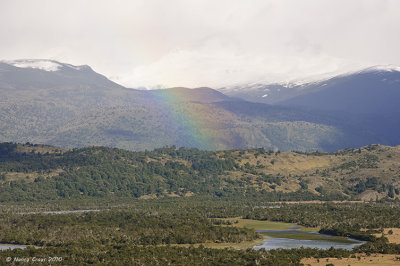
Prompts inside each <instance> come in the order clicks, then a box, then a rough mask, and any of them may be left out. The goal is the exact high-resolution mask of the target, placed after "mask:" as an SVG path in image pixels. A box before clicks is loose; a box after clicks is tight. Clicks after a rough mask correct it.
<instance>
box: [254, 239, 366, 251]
mask: <svg viewBox="0 0 400 266" xmlns="http://www.w3.org/2000/svg"><path fill="white" fill-rule="evenodd" d="M355 242H357V243H341V242H334V241H326V240H309V239H290V238H269V239H266V240H264V243H263V244H262V245H258V246H254V249H256V250H257V249H261V248H264V249H266V250H270V249H278V248H283V249H291V248H301V247H304V248H319V249H330V248H331V247H333V248H342V249H347V250H352V249H353V248H354V247H356V246H359V245H361V244H363V243H364V242H361V241H357V240H355Z"/></svg>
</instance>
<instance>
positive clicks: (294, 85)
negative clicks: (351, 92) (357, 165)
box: [219, 65, 400, 106]
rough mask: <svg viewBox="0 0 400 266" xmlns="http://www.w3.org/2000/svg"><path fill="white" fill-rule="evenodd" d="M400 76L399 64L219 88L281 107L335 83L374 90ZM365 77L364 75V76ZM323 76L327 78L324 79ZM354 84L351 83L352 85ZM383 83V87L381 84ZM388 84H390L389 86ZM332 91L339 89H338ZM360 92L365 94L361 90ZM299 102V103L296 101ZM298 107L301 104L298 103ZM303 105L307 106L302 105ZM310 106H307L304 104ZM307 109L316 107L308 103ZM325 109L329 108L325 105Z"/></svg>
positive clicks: (230, 93) (228, 93)
mask: <svg viewBox="0 0 400 266" xmlns="http://www.w3.org/2000/svg"><path fill="white" fill-rule="evenodd" d="M399 73H400V67H399V66H395V65H378V66H372V67H368V68H363V69H360V70H356V71H352V72H347V73H342V74H339V75H331V74H326V75H323V76H319V77H320V79H317V77H313V78H304V79H302V80H294V81H290V82H280V83H267V84H262V83H253V84H247V85H238V86H231V87H228V88H221V89H219V90H220V91H221V92H223V93H224V94H226V95H229V96H233V97H239V98H242V99H245V100H248V101H253V102H260V103H268V104H278V103H282V102H290V99H300V98H307V96H306V95H308V94H310V93H315V92H318V91H325V90H326V89H328V88H331V87H332V86H335V85H334V84H342V85H341V86H345V87H348V88H349V89H354V86H355V84H351V80H354V79H357V80H358V82H357V87H360V86H361V87H364V88H366V89H365V91H364V92H366V90H367V88H369V89H372V88H371V86H375V87H382V86H383V87H385V86H386V85H390V86H391V84H392V85H394V86H396V84H397V83H398V82H399V80H400V78H399V77H398V75H399ZM360 75H362V76H360ZM322 77H323V78H322ZM371 79H372V80H374V82H373V83H372V84H374V85H372V84H368V83H366V82H364V84H361V83H363V81H362V80H369V82H370V81H371ZM348 82H350V83H348ZM380 82H381V83H382V84H380V85H379V83H380ZM385 84H386V85H385ZM330 90H335V89H334V88H333V89H332V88H331V89H330ZM360 93H362V92H361V91H360ZM298 97H299V98H298ZM291 103H293V104H294V103H295V100H293V102H291ZM296 104H300V102H297V101H296ZM301 105H303V104H301ZM304 105H306V104H304ZM307 106H312V104H311V105H309V104H307ZM324 106H325V105H324Z"/></svg>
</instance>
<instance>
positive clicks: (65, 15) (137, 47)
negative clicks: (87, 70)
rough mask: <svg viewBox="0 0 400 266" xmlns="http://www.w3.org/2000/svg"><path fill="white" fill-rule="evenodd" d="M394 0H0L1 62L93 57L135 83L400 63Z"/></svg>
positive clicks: (96, 64)
mask: <svg viewBox="0 0 400 266" xmlns="http://www.w3.org/2000/svg"><path fill="white" fill-rule="evenodd" d="M398 14H400V1H398V0H352V1H348V0H325V1H321V0H302V1H298V0H292V1H289V0H280V1H267V0H252V1H244V0H243V1H239V0H229V1H228V0H219V1H212V0H202V1H195V0H180V1H179V0H170V1H164V0H157V1H156V0H135V1H128V0H126V1H122V0H120V1H105V0H86V1H85V0H79V1H78V0H69V1H66V0H65V1H63V0H59V1H54V0H36V1H30V0H2V1H1V2H0V36H2V38H1V39H2V41H1V42H0V59H6V60H7V59H8V60H12V59H19V58H49V59H54V60H59V61H62V62H67V63H71V64H74V65H82V64H88V65H90V66H92V67H93V68H94V69H95V70H96V71H98V72H100V73H102V74H104V75H106V76H108V77H111V78H112V79H114V80H116V81H118V82H120V83H122V84H123V85H125V86H129V87H139V86H143V87H149V88H152V87H159V86H161V87H171V86H187V87H197V86H210V87H214V88H218V87H223V86H230V85H234V84H243V83H254V82H271V81H288V80H294V79H301V78H302V77H305V76H316V75H320V74H323V73H327V72H333V73H337V72H339V73H340V72H344V71H348V70H352V69H356V68H358V67H361V66H369V65H378V64H393V65H400V51H399V49H398V47H400V34H399V32H400V16H399V15H398Z"/></svg>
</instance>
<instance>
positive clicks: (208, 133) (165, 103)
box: [153, 89, 219, 150]
mask: <svg viewBox="0 0 400 266" xmlns="http://www.w3.org/2000/svg"><path fill="white" fill-rule="evenodd" d="M153 96H154V100H156V101H157V104H159V105H161V107H164V109H165V111H166V112H167V113H168V116H169V117H171V118H172V121H170V122H171V123H173V125H174V126H175V127H176V128H179V132H177V136H179V137H183V142H184V143H185V146H187V147H196V148H199V149H202V150H216V149H218V146H219V145H218V144H217V140H216V138H215V137H214V135H213V133H215V131H213V125H211V123H210V122H209V121H207V119H206V118H205V117H204V113H202V112H201V110H199V108H196V106H195V105H196V103H190V102H187V101H185V98H184V97H185V94H184V93H182V92H180V91H179V90H175V89H164V90H158V91H157V93H154V94H153Z"/></svg>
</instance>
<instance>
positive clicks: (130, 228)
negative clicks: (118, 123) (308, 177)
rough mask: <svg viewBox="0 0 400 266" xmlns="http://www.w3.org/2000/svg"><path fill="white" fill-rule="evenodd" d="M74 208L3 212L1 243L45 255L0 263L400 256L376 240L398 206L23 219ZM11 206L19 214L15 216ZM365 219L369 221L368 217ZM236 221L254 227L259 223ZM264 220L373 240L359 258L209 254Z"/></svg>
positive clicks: (145, 203) (205, 205) (139, 204)
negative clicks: (26, 261) (22, 246)
mask: <svg viewBox="0 0 400 266" xmlns="http://www.w3.org/2000/svg"><path fill="white" fill-rule="evenodd" d="M41 204H43V205H41ZM62 204H65V205H62ZM86 204H88V203H86ZM73 205H74V202H68V201H60V202H53V203H49V202H48V203H47V204H44V203H40V204H39V203H37V202H32V203H27V202H25V203H24V204H22V203H9V204H7V205H2V206H1V208H0V211H1V213H2V214H1V215H0V219H1V221H0V224H1V226H0V239H1V240H2V242H3V243H18V244H30V245H35V246H38V247H41V248H28V249H24V250H17V249H16V250H8V251H1V252H0V261H4V260H5V259H6V258H7V257H12V258H14V257H30V258H32V257H37V258H41V257H44V258H47V257H62V258H63V262H62V263H63V264H76V265H79V264H82V265H84V264H98V263H106V264H111V265H112V264H138V265H143V264H144V265H157V264H159V265H165V264H168V263H171V264H180V265H182V264H185V265H187V264H193V265H204V264H214V265H220V264H227V263H230V264H232V265H257V264H260V265H298V264H300V262H301V260H302V259H303V258H309V257H314V258H325V257H330V258H332V257H337V258H344V257H346V258H347V257H351V256H353V255H354V254H356V252H357V254H358V253H363V254H375V253H381V254H382V253H383V254H400V248H399V247H400V245H398V244H393V243H389V242H388V241H387V239H386V238H384V237H380V236H379V235H376V234H377V233H379V232H380V231H381V230H382V229H381V228H382V227H392V228H400V224H399V223H398V221H399V215H398V213H400V212H399V211H400V205H399V204H396V203H363V204H356V203H337V204H334V203H325V204H279V205H277V204H276V203H274V204H273V205H271V203H267V202H258V201H252V200H244V201H232V200H226V201H225V200H220V201H217V200H215V198H202V199H200V200H199V199H196V198H195V197H189V198H164V199H154V200H134V199H131V200H126V201H125V202H121V203H118V202H114V203H113V204H110V205H107V204H105V203H104V205H103V204H102V203H101V202H99V204H98V207H99V208H100V209H99V210H98V211H95V210H94V211H92V212H82V213H65V214H52V213H27V212H26V210H27V209H31V210H36V211H38V210H40V209H39V207H40V206H42V207H43V209H42V210H47V211H49V210H60V209H63V207H67V208H70V207H71V206H73ZM10 206H13V207H14V209H13V210H10V208H9V207H10ZM44 206H46V207H44ZM269 206H273V208H269ZM278 206H279V207H278ZM86 207H87V206H86ZM39 212H40V211H39ZM366 213H368V214H369V215H368V216H365V215H366ZM238 217H244V218H252V219H257V220H259V222H257V221H254V220H248V219H241V218H238ZM311 218H312V219H311ZM267 220H269V221H283V222H286V223H297V224H300V225H308V226H309V225H313V226H316V227H318V228H319V229H320V230H321V231H320V232H324V231H325V232H326V231H327V230H331V231H330V233H332V234H335V235H338V236H341V235H344V236H352V237H356V238H358V239H360V238H361V239H365V238H366V237H368V242H367V244H365V245H363V246H360V247H358V248H356V249H355V250H354V251H346V250H336V249H331V250H327V251H321V250H316V249H298V250H276V251H264V250H259V251H255V250H253V249H251V248H250V249H244V250H236V249H229V248H228V249H218V250H215V249H210V248H206V247H205V246H209V247H210V246H213V245H212V244H214V246H218V245H217V244H218V243H221V244H223V245H224V246H229V243H231V246H232V247H238V246H236V244H237V243H245V242H248V241H252V240H255V239H259V237H260V236H259V235H258V234H257V233H256V232H255V231H254V229H260V228H261V227H262V226H261V225H260V224H262V223H265V222H263V221H267ZM292 225H293V224H292ZM271 226H272V227H271V228H275V229H276V230H280V229H289V228H290V227H291V225H289V224H278V223H271ZM337 228H342V229H343V230H341V231H340V230H337ZM366 229H369V230H366ZM303 230H304V229H303ZM335 230H336V231H335ZM357 234H359V235H357ZM224 243H225V244H224ZM177 244H179V245H177ZM180 244H186V245H184V246H180ZM202 244H203V245H204V246H203V245H202ZM243 247H244V246H243Z"/></svg>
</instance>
